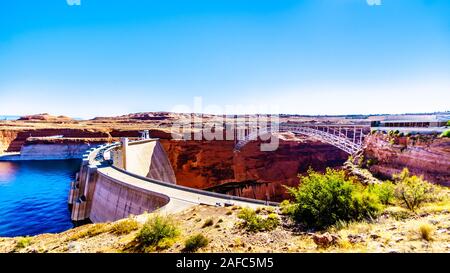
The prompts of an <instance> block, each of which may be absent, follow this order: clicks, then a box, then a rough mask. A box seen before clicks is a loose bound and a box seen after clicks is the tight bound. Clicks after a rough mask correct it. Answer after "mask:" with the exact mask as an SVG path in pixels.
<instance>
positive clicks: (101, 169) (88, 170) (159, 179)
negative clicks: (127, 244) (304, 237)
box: [68, 138, 276, 223]
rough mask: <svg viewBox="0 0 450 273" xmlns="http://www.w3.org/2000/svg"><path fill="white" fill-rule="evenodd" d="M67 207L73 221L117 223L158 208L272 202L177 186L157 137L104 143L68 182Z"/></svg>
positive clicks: (87, 156) (89, 154)
mask: <svg viewBox="0 0 450 273" xmlns="http://www.w3.org/2000/svg"><path fill="white" fill-rule="evenodd" d="M68 203H69V204H70V205H71V206H72V212H71V218H72V220H73V221H83V220H90V221H92V222H94V223H98V222H109V221H116V220H119V219H122V218H126V217H128V216H129V215H139V214H142V213H145V212H153V211H155V210H159V211H161V212H163V213H174V212H178V211H181V210H184V209H186V208H189V207H191V206H195V205H199V204H203V205H211V206H230V205H240V206H249V207H256V206H261V205H276V203H272V202H267V201H262V200H256V199H249V198H243V197H236V196H231V195H226V194H220V193H213V192H208V191H204V190H199V189H194V188H189V187H185V186H180V185H177V184H176V178H175V174H174V171H173V169H172V166H171V164H170V161H169V159H168V157H167V154H166V152H165V150H164V148H163V147H162V145H161V144H160V142H159V140H158V139H143V140H139V141H133V142H129V140H128V139H127V138H122V139H121V142H116V143H112V144H104V145H100V146H97V147H95V148H92V149H90V150H88V151H87V152H86V154H84V155H83V160H82V163H81V168H80V171H79V172H78V173H77V175H76V180H75V181H74V182H72V183H71V188H70V193H69V200H68Z"/></svg>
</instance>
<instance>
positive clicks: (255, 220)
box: [238, 208, 280, 232]
mask: <svg viewBox="0 0 450 273" xmlns="http://www.w3.org/2000/svg"><path fill="white" fill-rule="evenodd" d="M238 218H239V219H242V220H243V222H242V227H244V228H245V229H247V230H248V231H250V232H258V231H270V230H273V229H275V228H276V227H277V226H278V225H279V224H280V220H279V218H278V216H277V215H276V214H275V213H271V214H269V215H268V216H267V218H264V217H262V216H259V215H257V214H256V212H255V210H253V209H251V208H243V209H241V211H240V212H239V214H238Z"/></svg>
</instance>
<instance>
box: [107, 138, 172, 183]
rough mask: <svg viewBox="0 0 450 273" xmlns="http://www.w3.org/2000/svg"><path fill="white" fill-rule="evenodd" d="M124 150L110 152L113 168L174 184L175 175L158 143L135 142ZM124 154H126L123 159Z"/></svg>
mask: <svg viewBox="0 0 450 273" xmlns="http://www.w3.org/2000/svg"><path fill="white" fill-rule="evenodd" d="M125 149H126V151H125ZM125 149H124V148H123V147H122V149H116V150H113V151H111V153H112V157H113V158H114V160H113V162H114V163H113V164H114V166H115V167H118V168H123V169H126V170H127V171H129V172H131V173H134V174H137V175H140V176H145V177H148V178H151V179H156V180H161V181H165V182H167V183H172V184H176V177H175V173H174V171H173V168H172V166H171V164H170V161H169V159H168V157H167V154H166V152H165V150H164V148H163V147H162V145H161V143H160V142H159V141H156V140H141V141H135V142H132V143H129V144H128V145H127V147H126V148H125ZM124 153H126V156H125V157H124V156H123V154H124ZM124 161H126V162H124Z"/></svg>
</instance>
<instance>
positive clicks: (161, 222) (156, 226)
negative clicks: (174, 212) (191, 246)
mask: <svg viewBox="0 0 450 273" xmlns="http://www.w3.org/2000/svg"><path fill="white" fill-rule="evenodd" d="M178 234H179V231H178V228H177V227H176V225H175V223H174V222H173V220H172V218H170V217H169V216H160V215H156V216H153V217H151V218H150V219H148V220H147V222H145V224H144V226H143V227H142V228H141V230H140V231H139V233H138V234H137V236H136V241H137V242H138V243H139V244H140V245H141V246H142V247H148V246H153V247H155V246H156V247H158V248H161V249H164V248H167V247H169V246H170V242H171V239H174V238H175V237H176V236H178Z"/></svg>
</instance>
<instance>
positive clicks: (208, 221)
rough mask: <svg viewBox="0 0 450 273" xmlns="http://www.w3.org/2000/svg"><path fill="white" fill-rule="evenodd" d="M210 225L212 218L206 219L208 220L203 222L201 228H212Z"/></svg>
mask: <svg viewBox="0 0 450 273" xmlns="http://www.w3.org/2000/svg"><path fill="white" fill-rule="evenodd" d="M212 225H214V220H213V218H208V219H206V220H205V222H204V223H203V226H202V228H205V227H210V226H212Z"/></svg>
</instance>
